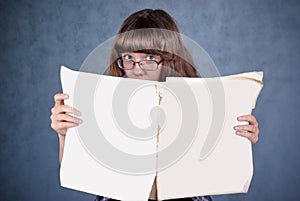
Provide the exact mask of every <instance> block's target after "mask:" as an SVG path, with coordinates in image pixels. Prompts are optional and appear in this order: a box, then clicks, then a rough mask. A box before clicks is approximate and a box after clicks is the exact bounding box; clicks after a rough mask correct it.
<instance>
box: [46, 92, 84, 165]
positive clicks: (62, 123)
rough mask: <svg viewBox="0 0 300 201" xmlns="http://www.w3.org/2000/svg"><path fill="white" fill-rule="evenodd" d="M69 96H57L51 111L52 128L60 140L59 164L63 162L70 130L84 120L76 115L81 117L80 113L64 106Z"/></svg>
mask: <svg viewBox="0 0 300 201" xmlns="http://www.w3.org/2000/svg"><path fill="white" fill-rule="evenodd" d="M68 97H69V96H68V95H67V94H61V93H58V94H55V95H54V101H55V105H54V106H53V108H52V109H51V113H52V114H51V116H50V119H51V128H52V129H53V130H55V131H56V132H57V135H58V138H59V163H61V161H62V157H63V153H64V147H65V137H66V133H67V130H68V128H71V127H75V126H78V125H79V124H81V123H82V120H81V119H79V118H77V117H75V116H74V115H77V116H80V112H79V111H78V110H76V109H75V108H73V107H70V106H69V105H65V104H64V100H66V99H68Z"/></svg>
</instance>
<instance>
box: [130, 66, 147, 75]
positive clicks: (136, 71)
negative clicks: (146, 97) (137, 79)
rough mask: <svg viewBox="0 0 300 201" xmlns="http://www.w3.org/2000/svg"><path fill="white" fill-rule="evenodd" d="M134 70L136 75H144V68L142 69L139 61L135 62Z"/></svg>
mask: <svg viewBox="0 0 300 201" xmlns="http://www.w3.org/2000/svg"><path fill="white" fill-rule="evenodd" d="M132 72H133V73H134V74H135V75H143V74H144V71H143V69H141V67H140V66H139V64H138V63H135V64H134V66H133V69H132Z"/></svg>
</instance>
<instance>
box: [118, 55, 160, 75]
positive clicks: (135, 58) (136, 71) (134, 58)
mask: <svg viewBox="0 0 300 201" xmlns="http://www.w3.org/2000/svg"><path fill="white" fill-rule="evenodd" d="M122 60H123V65H125V64H128V65H129V64H131V63H133V62H140V61H153V60H154V61H157V62H160V61H161V60H162V58H161V56H159V55H152V54H146V53H135V52H125V53H122ZM144 63H147V62H144ZM153 63H154V64H155V62H153ZM161 69H162V64H161V63H160V64H159V65H158V67H157V69H156V70H152V71H148V70H143V69H142V68H141V67H140V65H139V64H138V63H135V64H134V66H133V68H132V69H129V70H128V69H124V71H125V75H126V76H127V77H128V78H133V79H143V80H152V81H159V78H160V73H161Z"/></svg>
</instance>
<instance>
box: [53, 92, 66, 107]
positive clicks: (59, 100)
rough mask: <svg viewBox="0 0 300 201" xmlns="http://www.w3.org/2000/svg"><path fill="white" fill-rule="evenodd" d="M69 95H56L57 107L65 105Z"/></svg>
mask: <svg viewBox="0 0 300 201" xmlns="http://www.w3.org/2000/svg"><path fill="white" fill-rule="evenodd" d="M68 98H69V95H68V94H64V93H57V94H55V95H54V101H55V105H63V104H64V100H66V99H68Z"/></svg>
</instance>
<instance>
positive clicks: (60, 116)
mask: <svg viewBox="0 0 300 201" xmlns="http://www.w3.org/2000/svg"><path fill="white" fill-rule="evenodd" d="M51 119H52V121H54V122H55V121H57V122H58V121H65V122H71V123H76V124H81V123H82V120H81V119H79V118H77V117H75V116H70V115H68V114H55V115H52V118H51Z"/></svg>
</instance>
